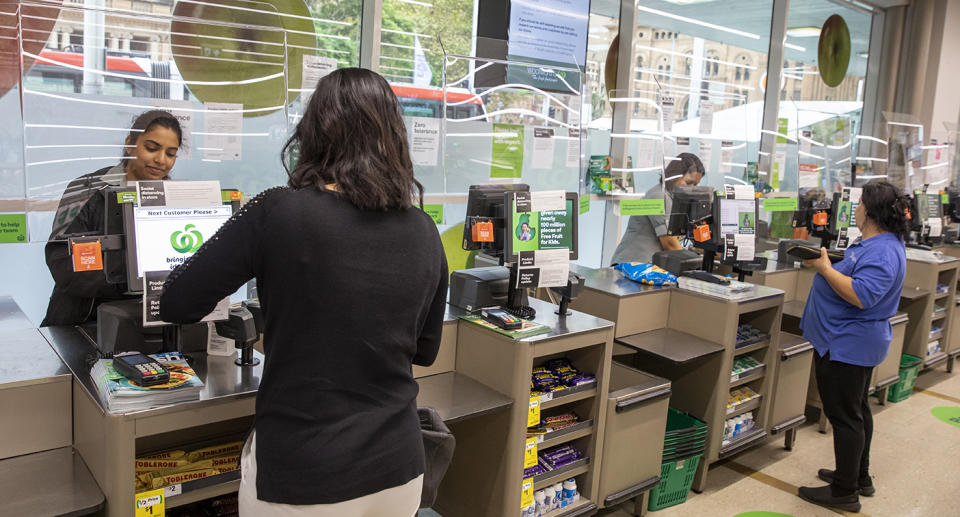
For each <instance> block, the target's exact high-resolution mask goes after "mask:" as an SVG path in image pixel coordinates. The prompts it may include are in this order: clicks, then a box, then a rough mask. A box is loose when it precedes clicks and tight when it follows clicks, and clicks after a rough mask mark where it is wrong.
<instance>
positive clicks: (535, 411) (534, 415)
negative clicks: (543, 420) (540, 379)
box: [527, 397, 540, 427]
mask: <svg viewBox="0 0 960 517" xmlns="http://www.w3.org/2000/svg"><path fill="white" fill-rule="evenodd" d="M538 425H540V397H530V410H529V411H528V412H527V427H534V426H538Z"/></svg>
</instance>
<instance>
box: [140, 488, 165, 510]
mask: <svg viewBox="0 0 960 517" xmlns="http://www.w3.org/2000/svg"><path fill="white" fill-rule="evenodd" d="M164 502H165V501H164V496H163V489H162V488H161V489H158V490H151V491H149V492H140V493H139V494H137V495H136V497H135V498H134V517H163V515H164V508H163V507H164Z"/></svg>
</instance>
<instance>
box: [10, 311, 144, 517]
mask: <svg viewBox="0 0 960 517" xmlns="http://www.w3.org/2000/svg"><path fill="white" fill-rule="evenodd" d="M71 377H72V376H71V375H70V370H69V369H67V367H66V366H65V365H64V364H63V362H62V361H61V360H60V358H59V357H57V354H55V353H54V352H53V350H51V349H50V347H49V346H47V342H46V341H45V340H44V338H43V336H42V335H41V334H40V331H38V330H37V329H36V328H33V325H32V324H31V323H30V320H28V319H27V317H26V315H24V314H23V312H21V311H20V308H19V307H18V306H17V304H16V303H15V302H14V301H13V299H12V298H9V297H6V296H4V297H0V408H3V418H2V419H0V436H2V437H3V440H2V442H0V489H2V490H3V497H0V515H87V514H91V513H95V512H97V511H99V510H100V509H102V508H103V506H104V497H103V493H102V492H101V491H100V489H99V488H98V487H97V483H96V481H95V480H94V478H93V476H92V475H91V474H90V470H89V469H88V468H87V464H86V463H85V462H84V460H83V459H82V457H81V456H80V455H79V454H77V453H76V452H75V451H74V448H73V437H72V435H71V432H72V420H71V414H70V404H71V399H70V397H71ZM128 513H129V512H128Z"/></svg>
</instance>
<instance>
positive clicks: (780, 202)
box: [763, 197, 797, 212]
mask: <svg viewBox="0 0 960 517" xmlns="http://www.w3.org/2000/svg"><path fill="white" fill-rule="evenodd" d="M796 210H797V198H795V197H767V198H763V211H764V212H795V211H796Z"/></svg>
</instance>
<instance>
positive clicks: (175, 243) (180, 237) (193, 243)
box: [170, 224, 203, 253]
mask: <svg viewBox="0 0 960 517" xmlns="http://www.w3.org/2000/svg"><path fill="white" fill-rule="evenodd" d="M194 228H195V227H194V226H193V225H192V224H188V225H186V226H184V227H183V231H182V232H181V231H179V230H177V231H175V232H173V233H171V234H170V246H172V247H173V249H175V250H177V252H178V253H194V252H195V251H197V250H198V249H200V246H201V245H203V235H202V234H201V233H200V232H199V231H197V230H196V229H194Z"/></svg>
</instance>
